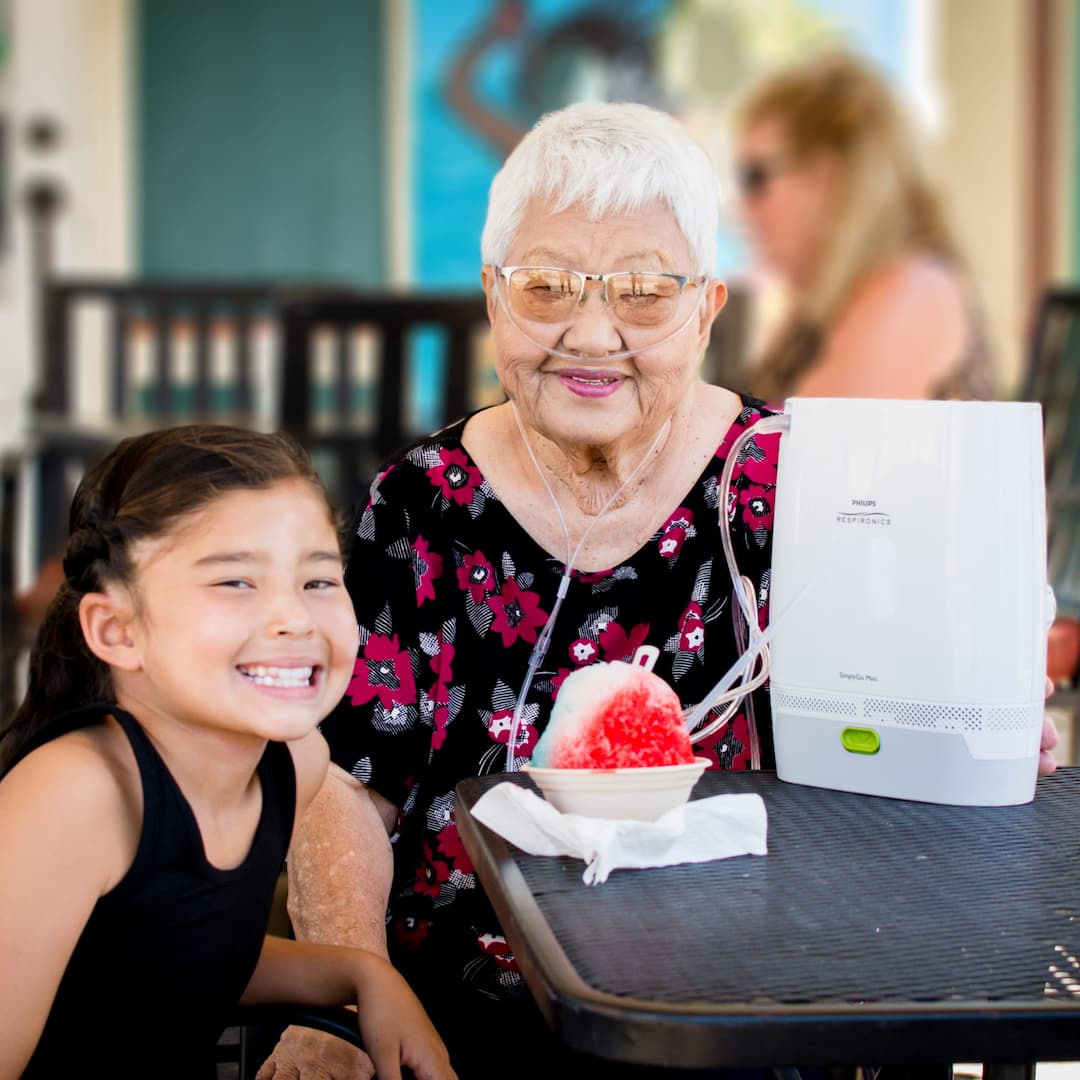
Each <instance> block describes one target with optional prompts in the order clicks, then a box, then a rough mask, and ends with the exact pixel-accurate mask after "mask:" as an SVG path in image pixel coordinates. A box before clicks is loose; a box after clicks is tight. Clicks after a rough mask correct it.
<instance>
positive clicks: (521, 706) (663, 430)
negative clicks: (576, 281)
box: [506, 356, 671, 772]
mask: <svg viewBox="0 0 1080 1080" xmlns="http://www.w3.org/2000/svg"><path fill="white" fill-rule="evenodd" d="M577 359H579V360H580V359H581V357H580V356H579V357H578V358H577ZM510 409H511V411H512V412H513V414H514V420H515V421H516V422H517V426H518V431H519V432H521V439H522V442H524V443H525V449H526V450H527V451H528V452H529V458H530V459H531V460H532V463H533V466H534V467H535V469H536V471H537V473H538V474H539V476H540V479H541V481H543V484H544V487H545V488H546V489H547V493H548V496H549V497H550V498H551V505H552V506H553V507H554V508H555V514H556V516H557V517H558V519H559V525H560V526H561V527H562V532H563V539H564V540H565V541H566V562H565V563H564V569H563V575H562V578H561V580H560V581H559V589H558V592H557V593H556V594H555V603H554V604H553V605H552V608H551V614H550V615H549V616H548V619H547V622H546V623H544V626H543V628H542V629H541V631H540V634H539V636H538V637H537V639H536V643H535V644H534V645H533V649H532V653H531V654H530V655H529V667H528V670H527V671H526V672H525V679H524V681H523V682H522V684H521V690H520V691H519V692H518V696H517V701H516V702H514V715H513V718H512V719H511V721H510V733H509V737H508V738H507V742H506V771H507V772H514V771H515V768H516V755H515V753H514V751H515V750H516V748H517V738H518V732H519V731H520V730H521V720H522V716H523V715H524V712H525V699H526V697H527V696H528V693H529V690H530V689H531V687H532V683H533V679H534V678H535V677H536V672H537V669H538V668H539V667H540V665H541V664H542V663H543V662H544V657H545V656H546V655H547V651H548V646H549V645H550V644H551V637H552V634H553V633H554V631H555V619H556V618H557V617H558V614H559V609H560V608H561V607H562V602H563V600H564V599H565V598H566V593H567V590H568V589H569V588H570V576H571V574H572V572H573V569H574V563H575V562H576V561H577V557H578V555H580V554H581V549H582V547H583V546H584V544H585V541H586V540H587V539H588V538H589V533H591V532H592V531H593V529H594V528H595V527H596V525H597V523H598V522H599V521H600V519H601V518H602V517H603V516H604V514H605V513H606V512H607V510H608V508H609V507H610V506H611V504H612V503H613V502H615V500H616V499H617V498H618V497H619V496H620V495H621V494H622V493H623V491H625V490H626V488H627V487H628V486H629V485H630V483H631V481H633V480H634V479H636V478H637V476H638V475H639V474H640V473H641V472H642V470H643V469H644V468H645V466H646V465H647V464H648V463H649V461H650V460H651V459H652V456H653V452H654V451H655V450H656V448H657V447H658V446H659V445H660V442H661V440H662V439H663V438H664V436H665V435H666V434H667V433H668V432H669V431H670V430H671V419H670V418H668V419H667V420H665V421H664V423H663V425H662V426H661V427H660V430H659V431H658V432H657V433H656V437H655V438H654V439H653V441H652V443H651V444H650V445H649V449H648V450H646V451H645V455H644V457H642V459H641V460H640V461H639V462H638V463H637V465H635V466H634V469H633V471H632V472H631V473H630V475H629V476H628V477H627V478H626V479H625V480H624V481H623V482H622V483H621V484H620V485H619V486H618V488H617V489H616V490H615V493H614V494H613V495H612V496H611V498H609V499H608V501H607V502H606V503H604V505H603V506H602V507H601V508H600V512H599V513H598V514H597V515H596V517H595V518H593V520H592V521H591V522H590V524H589V527H588V528H587V529H586V530H585V532H584V533H582V535H581V539H580V540H579V541H578V542H577V547H575V548H574V550H573V552H572V553H571V551H570V530H569V529H568V528H567V527H566V518H565V516H564V515H563V512H562V507H561V506H560V505H559V500H558V499H557V498H556V496H555V492H554V491H553V490H552V488H551V484H549V483H548V478H547V476H546V475H545V474H544V470H543V469H542V468H541V467H540V462H539V461H537V459H536V454H535V453H533V448H532V444H531V443H530V442H529V437H528V435H527V434H526V433H525V425H524V424H523V423H522V422H521V416H520V415H519V414H518V411H517V406H516V405H515V404H514V402H513V401H512V400H511V402H510Z"/></svg>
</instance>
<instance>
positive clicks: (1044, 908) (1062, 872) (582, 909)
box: [457, 769, 1080, 1067]
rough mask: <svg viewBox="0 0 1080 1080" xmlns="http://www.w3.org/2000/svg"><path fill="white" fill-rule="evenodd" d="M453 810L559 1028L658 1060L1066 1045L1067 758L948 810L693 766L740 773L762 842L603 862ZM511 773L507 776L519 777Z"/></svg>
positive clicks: (1072, 868)
mask: <svg viewBox="0 0 1080 1080" xmlns="http://www.w3.org/2000/svg"><path fill="white" fill-rule="evenodd" d="M506 779H509V778H508V777H506V776H492V777H483V778H480V779H476V780H468V781H465V782H464V783H462V784H460V785H459V786H458V810H457V820H458V826H459V829H460V831H461V834H462V838H463V840H464V842H465V845H466V847H467V848H468V850H469V852H470V854H471V855H472V857H473V861H474V863H475V864H476V868H477V872H478V874H479V876H480V880H481V882H482V884H483V885H484V888H485V890H486V891H487V893H488V895H489V897H490V898H491V901H492V904H493V905H494V907H495V910H496V912H497V913H498V915H499V918H500V920H501V921H502V924H503V927H504V929H505V931H506V934H507V937H508V939H509V941H510V943H511V945H512V947H513V949H514V953H515V956H516V957H517V959H518V963H519V965H520V966H521V968H522V971H523V973H524V975H525V978H526V981H527V982H528V984H529V987H530V990H531V991H532V993H533V995H534V997H535V998H536V1000H537V1003H538V1004H539V1006H540V1008H541V1010H542V1011H543V1012H544V1014H545V1015H546V1017H547V1019H548V1021H549V1022H550V1023H551V1024H552V1026H553V1027H554V1029H555V1030H556V1032H557V1033H558V1034H559V1035H560V1036H561V1038H562V1039H563V1040H564V1041H565V1042H566V1043H567V1044H568V1045H570V1046H572V1047H574V1048H575V1049H578V1050H585V1051H588V1052H591V1053H594V1054H600V1055H602V1056H605V1057H610V1058H614V1059H617V1060H622V1061H628V1062H638V1063H644V1064H653V1065H668V1066H686V1067H689V1066H705V1065H784V1064H792V1063H797V1062H801V1063H804V1064H811V1063H822V1064H824V1063H830V1064H859V1063H866V1062H879V1063H886V1062H889V1063H911V1062H915V1063H918V1062H942V1061H970V1060H976V1061H978V1060H981V1061H987V1062H1024V1061H1034V1060H1071V1059H1080V769H1062V770H1059V772H1058V773H1057V774H1056V775H1054V776H1053V777H1049V778H1046V779H1043V780H1040V782H1039V787H1038V793H1037V796H1036V799H1035V801H1034V802H1033V803H1031V804H1030V805H1028V806H1022V807H1006V808H969V807H945V806H933V805H928V804H923V803H914V802H903V801H899V800H893V799H878V798H872V797H868V796H862V795H850V794H846V793H842V792H833V791H825V790H821V789H818V788H809V787H800V786H797V785H794V784H785V783H783V782H781V781H779V780H777V778H776V777H775V775H773V774H771V773H726V774H720V773H707V774H706V775H705V776H704V777H703V778H702V780H701V782H700V783H699V784H698V786H697V788H696V790H695V792H694V797H695V798H702V797H705V796H709V795H716V794H721V793H725V792H757V793H758V794H760V795H761V796H762V797H763V798H764V800H765V804H766V807H767V809H768V814H769V854H768V855H767V856H766V857H764V858H755V857H751V856H746V857H742V858H737V859H729V860H725V861H720V862H712V863H704V864H699V865H694V866H677V867H665V868H658V869H650V870H624V871H615V872H614V873H613V874H612V876H611V878H610V879H609V880H608V881H607V882H606V883H605V884H604V885H601V886H593V887H589V886H586V885H584V884H583V883H582V880H581V874H582V869H583V864H582V863H581V862H578V861H576V860H572V859H565V858H560V859H551V858H538V857H534V856H529V855H526V854H524V853H523V852H520V851H518V850H517V849H515V848H512V847H511V845H509V844H507V843H506V842H505V841H503V840H502V839H501V838H500V837H498V836H497V835H495V834H494V833H492V832H491V831H490V830H488V829H486V828H484V827H483V826H481V825H479V824H478V823H477V822H475V821H473V819H472V818H471V817H470V815H469V807H471V806H472V804H473V803H474V802H475V801H476V799H477V798H479V796H480V795H481V794H482V793H483V792H484V791H485V790H486V789H487V788H489V787H491V786H492V785H493V784H495V783H498V782H500V781H502V780H506ZM512 779H513V780H514V782H516V783H523V784H528V783H529V782H528V781H527V780H526V779H524V778H521V777H517V776H515V777H513V778H512Z"/></svg>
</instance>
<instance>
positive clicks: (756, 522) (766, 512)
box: [739, 484, 773, 529]
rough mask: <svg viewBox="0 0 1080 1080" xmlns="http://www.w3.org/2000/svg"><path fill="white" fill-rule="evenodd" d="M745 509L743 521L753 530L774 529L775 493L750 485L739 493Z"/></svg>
mask: <svg viewBox="0 0 1080 1080" xmlns="http://www.w3.org/2000/svg"><path fill="white" fill-rule="evenodd" d="M739 503H740V504H741V505H742V507H743V513H742V519H743V521H745V522H746V524H747V525H749V526H750V528H751V529H760V528H763V527H764V528H766V529H771V528H772V520H773V491H772V490H771V489H768V488H763V487H761V486H759V485H758V484H749V485H747V487H746V488H745V489H744V490H743V491H742V492H740V493H739Z"/></svg>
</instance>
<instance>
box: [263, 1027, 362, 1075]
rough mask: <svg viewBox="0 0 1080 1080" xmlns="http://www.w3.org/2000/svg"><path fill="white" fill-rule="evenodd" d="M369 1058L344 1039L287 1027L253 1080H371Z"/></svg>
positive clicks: (301, 1028) (319, 1032)
mask: <svg viewBox="0 0 1080 1080" xmlns="http://www.w3.org/2000/svg"><path fill="white" fill-rule="evenodd" d="M374 1075H375V1066H374V1065H373V1064H372V1061H371V1058H369V1057H368V1056H367V1054H365V1053H364V1052H363V1051H362V1050H357V1049H356V1047H355V1046H350V1045H349V1044H348V1043H347V1042H345V1040H344V1039H339V1038H336V1037H335V1036H334V1035H327V1034H326V1033H325V1032H322V1031H315V1030H313V1029H312V1028H303V1027H290V1028H286V1029H285V1031H284V1032H283V1033H282V1036H281V1039H280V1041H279V1042H278V1044H277V1046H275V1047H274V1052H273V1054H272V1055H271V1056H270V1057H269V1058H268V1059H267V1060H266V1061H264V1062H263V1066H262V1068H261V1069H259V1071H258V1073H256V1075H255V1080H371V1077H373V1076H374Z"/></svg>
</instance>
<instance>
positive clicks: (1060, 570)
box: [1020, 288, 1080, 760]
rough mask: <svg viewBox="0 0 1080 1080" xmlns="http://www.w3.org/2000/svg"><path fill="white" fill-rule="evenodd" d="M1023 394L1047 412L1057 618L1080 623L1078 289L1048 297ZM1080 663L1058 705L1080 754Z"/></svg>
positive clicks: (1050, 554)
mask: <svg viewBox="0 0 1080 1080" xmlns="http://www.w3.org/2000/svg"><path fill="white" fill-rule="evenodd" d="M1020 397H1021V398H1022V399H1023V400H1025V401H1037V402H1039V403H1040V404H1041V405H1042V409H1043V432H1044V447H1045V461H1046V502H1047V515H1048V521H1047V569H1048V574H1049V579H1050V583H1051V584H1052V585H1053V587H1054V592H1055V595H1056V597H1057V602H1058V616H1059V620H1071V621H1073V622H1080V289H1075V288H1069V289H1064V288H1063V289H1050V290H1048V291H1047V292H1046V293H1045V294H1044V295H1043V298H1042V302H1041V304H1040V307H1039V311H1038V315H1037V318H1036V323H1035V332H1034V334H1033V335H1032V346H1031V353H1030V356H1029V360H1028V368H1027V372H1026V374H1025V378H1024V380H1023V383H1022V386H1021V389H1020ZM1078 682H1080V665H1076V666H1074V667H1073V670H1072V673H1071V677H1069V678H1068V680H1067V685H1065V686H1060V687H1059V689H1058V692H1057V694H1055V697H1054V700H1053V704H1054V705H1055V706H1056V707H1057V708H1060V709H1063V710H1066V711H1069V712H1071V714H1072V718H1073V733H1072V742H1073V746H1072V755H1073V760H1075V759H1076V756H1077V753H1078V752H1080V723H1078V721H1080V686H1078Z"/></svg>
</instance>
